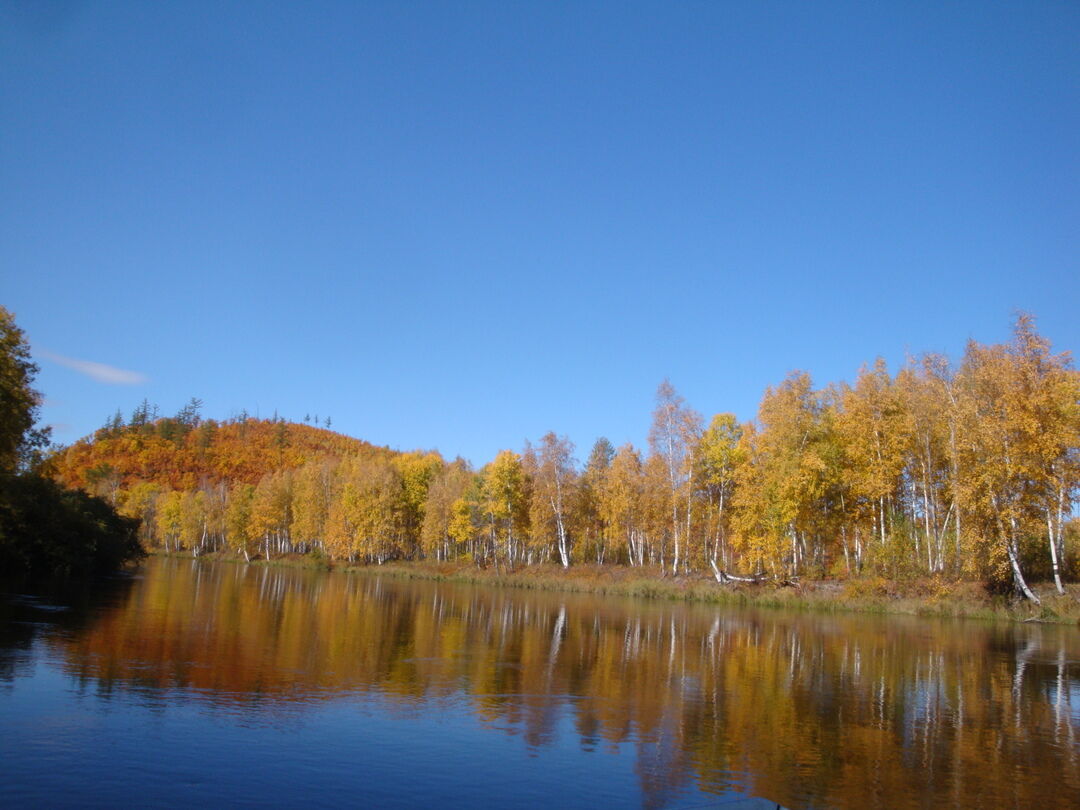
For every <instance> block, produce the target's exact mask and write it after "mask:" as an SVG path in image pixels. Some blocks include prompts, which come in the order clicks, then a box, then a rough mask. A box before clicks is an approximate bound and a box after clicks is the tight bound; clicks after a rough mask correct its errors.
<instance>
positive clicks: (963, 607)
mask: <svg viewBox="0 0 1080 810" xmlns="http://www.w3.org/2000/svg"><path fill="white" fill-rule="evenodd" d="M159 553H160V552H159ZM166 556H170V557H183V558H185V559H191V557H190V556H189V555H187V554H184V555H178V554H169V555H166ZM199 559H203V560H216V561H225V562H238V563H244V562H245V561H244V559H243V558H242V557H236V556H234V555H231V554H224V553H212V554H204V555H202V556H201V557H199ZM250 564H251V565H256V566H269V567H285V568H305V569H314V570H324V571H327V570H332V571H337V572H344V573H351V574H362V575H378V576H389V577H398V578H401V579H423V580H434V581H440V582H452V583H462V584H471V585H485V586H491V587H500V588H522V589H528V590H543V591H561V592H570V593H591V594H600V595H604V594H607V595H612V596H622V597H634V598H642V599H667V600H672V601H684V602H699V603H705V604H717V605H734V606H753V607H770V608H784V609H789V610H813V611H824V612H829V611H833V612H855V613H878V614H897V615H912V616H929V617H947V618H973V619H989V620H998V621H1002V620H1004V621H1041V622H1053V623H1057V624H1080V585H1077V584H1073V585H1068V586H1067V587H1066V591H1067V592H1066V593H1065V594H1064V595H1059V594H1057V593H1056V592H1055V590H1054V587H1053V584H1052V583H1043V584H1041V585H1039V586H1037V587H1036V591H1037V592H1038V594H1039V597H1040V598H1041V599H1042V606H1041V607H1040V606H1038V605H1033V604H1031V603H1028V602H1027V601H1026V600H1024V601H1021V600H1016V599H1012V598H1008V597H1006V596H1003V595H998V594H991V593H988V592H987V590H986V589H985V588H984V587H983V586H982V585H981V584H980V583H977V582H966V581H956V580H951V579H947V578H923V579H918V580H911V581H903V582H898V581H891V580H885V579H881V578H874V577H868V578H859V579H850V580H844V581H836V580H815V581H807V582H803V583H800V584H798V585H775V584H750V583H735V584H727V585H720V584H718V583H717V582H716V581H715V580H713V579H711V578H707V577H705V576H699V577H691V578H687V577H672V576H670V575H668V576H663V575H661V572H660V570H659V569H656V568H651V569H641V568H630V567H627V566H615V565H605V566H598V565H577V566H572V567H571V568H569V569H567V570H564V569H562V568H561V567H559V566H557V565H534V566H530V567H529V568H521V569H518V570H515V571H508V570H506V569H502V570H496V569H494V568H484V569H481V568H477V567H476V566H475V565H473V564H470V563H467V562H445V563H440V562H430V561H423V562H401V561H398V562H390V563H386V564H384V565H347V564H344V563H332V562H330V561H329V560H327V559H326V558H325V557H317V556H311V555H307V556H301V555H295V556H287V557H278V558H273V559H271V560H265V559H263V558H261V557H260V558H254V557H253V558H252V559H251V562H250Z"/></svg>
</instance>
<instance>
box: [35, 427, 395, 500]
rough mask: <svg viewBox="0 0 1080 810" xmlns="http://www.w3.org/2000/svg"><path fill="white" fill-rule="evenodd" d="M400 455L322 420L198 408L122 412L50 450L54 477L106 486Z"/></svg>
mask: <svg viewBox="0 0 1080 810" xmlns="http://www.w3.org/2000/svg"><path fill="white" fill-rule="evenodd" d="M395 455H397V453H396V452H394V451H392V450H389V449H387V448H385V447H379V446H376V445H373V444H370V443H369V442H365V441H363V440H361V439H354V438H352V437H349V436H344V435H342V434H340V433H335V432H333V431H331V430H329V429H326V428H320V427H313V426H311V425H304V424H297V423H293V422H286V421H283V420H280V419H252V418H248V417H242V418H240V419H235V420H230V421H225V422H218V421H215V420H213V419H207V420H202V419H199V418H198V417H197V415H194V414H192V415H190V416H185V414H184V413H183V412H181V414H180V415H178V416H177V417H166V418H162V419H149V418H144V419H143V418H139V415H138V414H136V417H134V418H133V419H132V422H131V423H130V424H124V423H122V422H121V421H120V420H119V419H117V420H115V421H114V422H113V423H111V424H109V425H106V426H105V427H103V428H101V429H99V430H98V431H96V432H95V433H94V435H93V436H92V437H87V438H85V439H82V440H80V441H78V442H76V443H75V444H72V445H70V446H69V447H66V448H64V449H62V450H61V451H59V452H58V453H57V454H55V455H54V456H53V457H52V459H51V461H50V472H51V474H52V477H54V478H55V479H56V480H58V481H59V482H60V483H61V484H64V485H65V486H68V487H71V488H81V489H85V490H88V491H96V492H99V493H100V494H108V493H109V492H110V491H115V490H117V489H127V488H129V487H131V486H132V485H134V484H136V483H140V482H145V483H151V484H156V485H158V486H160V487H162V488H164V489H174V490H194V489H196V488H198V487H200V486H205V485H207V484H216V483H228V484H257V483H258V482H259V480H260V479H262V478H263V476H265V475H267V474H270V473H275V472H279V471H281V470H292V469H296V468H298V467H302V466H303V465H304V464H307V463H308V462H312V461H318V460H322V459H340V458H344V457H347V456H365V457H380V458H384V459H388V458H391V457H393V456H395Z"/></svg>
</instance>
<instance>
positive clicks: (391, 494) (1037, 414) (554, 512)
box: [51, 316, 1080, 599]
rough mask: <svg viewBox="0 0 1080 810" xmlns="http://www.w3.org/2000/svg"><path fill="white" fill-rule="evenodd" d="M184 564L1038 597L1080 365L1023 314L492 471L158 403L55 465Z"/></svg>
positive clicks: (672, 402) (661, 406)
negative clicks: (292, 560) (899, 364)
mask: <svg viewBox="0 0 1080 810" xmlns="http://www.w3.org/2000/svg"><path fill="white" fill-rule="evenodd" d="M51 463H52V465H53V471H54V474H55V476H56V477H57V478H58V479H59V480H61V481H62V482H64V483H66V484H68V485H73V486H80V487H83V488H85V489H87V490H89V491H91V492H93V493H95V494H100V495H103V496H105V497H108V498H110V499H111V500H112V501H113V502H114V503H116V504H117V506H118V507H119V508H120V510H121V511H122V512H123V513H125V514H128V515H131V516H133V517H138V518H140V519H141V520H142V526H143V540H144V542H145V543H146V544H147V545H148V546H151V547H159V548H164V549H167V550H170V551H179V550H189V551H191V552H192V553H193V554H199V553H202V552H204V551H209V550H232V551H234V552H235V553H237V554H240V555H244V556H247V557H250V556H251V555H253V554H262V555H264V556H265V557H267V558H269V557H270V556H272V555H274V554H282V553H315V554H325V555H327V556H329V557H332V558H335V559H347V560H351V561H365V562H376V563H381V562H385V561H387V560H390V559H420V558H428V559H437V560H449V559H458V558H466V559H470V560H472V561H474V562H475V563H476V564H477V565H480V566H488V565H493V566H499V567H508V568H514V567H518V566H522V565H529V564H533V563H537V562H552V561H557V562H559V563H560V564H561V565H563V566H570V565H572V564H573V563H575V562H582V561H584V562H591V563H597V564H607V563H615V564H624V565H631V566H642V567H652V568H654V569H657V570H659V571H661V572H664V573H666V574H671V575H688V574H694V573H708V574H710V575H711V576H714V577H715V578H716V579H717V580H718V581H720V582H729V581H732V580H739V579H754V580H771V581H778V582H779V581H792V580H794V579H797V578H800V577H803V578H805V577H858V576H864V575H874V576H878V577H884V578H887V579H893V580H896V579H904V578H911V577H922V576H935V577H941V578H953V579H960V578H964V579H977V580H982V581H984V582H986V583H988V584H990V585H993V586H999V587H1009V588H1012V589H1015V591H1016V592H1017V593H1022V594H1024V595H1026V596H1027V597H1028V598H1031V599H1036V598H1037V597H1036V596H1035V594H1034V593H1032V592H1031V590H1030V589H1029V587H1028V584H1027V579H1028V578H1029V577H1030V576H1031V575H1034V576H1037V577H1040V578H1044V579H1051V578H1052V579H1053V580H1054V582H1055V584H1056V586H1057V588H1058V589H1059V590H1061V589H1062V587H1063V582H1064V580H1066V579H1069V578H1073V577H1075V576H1076V574H1077V548H1076V544H1077V538H1076V537H1075V531H1074V530H1075V521H1073V520H1072V509H1073V502H1074V499H1075V497H1076V495H1077V490H1078V486H1080V375H1078V373H1077V371H1076V370H1075V369H1074V368H1073V366H1072V362H1071V359H1070V358H1069V356H1068V355H1066V354H1055V353H1054V352H1053V351H1052V350H1051V347H1050V344H1049V342H1048V341H1047V340H1046V339H1044V338H1043V337H1042V336H1040V335H1039V334H1038V332H1037V331H1036V329H1035V326H1034V322H1033V320H1032V319H1031V318H1029V317H1027V316H1022V317H1020V318H1019V319H1018V320H1017V323H1016V327H1015V331H1014V335H1013V338H1012V340H1011V341H1010V342H1009V343H1007V344H1003V345H983V344H979V343H976V342H974V341H973V342H971V343H970V344H969V345H968V347H967V350H966V352H965V354H964V356H963V358H962V359H961V360H960V362H959V363H956V364H954V363H952V362H950V360H949V359H948V358H945V357H942V356H935V355H927V356H923V357H920V358H913V359H911V360H910V361H909V362H908V363H907V364H906V365H905V366H904V367H903V368H901V369H900V370H899V371H898V372H897V373H896V374H890V372H889V370H888V369H887V367H886V365H885V364H884V362H882V361H880V360H879V361H877V362H875V363H872V364H870V365H868V366H866V367H864V368H863V369H862V370H861V371H860V372H859V373H858V374H857V376H856V378H855V380H854V381H853V382H852V383H847V382H841V383H835V384H831V385H827V386H825V387H815V386H814V384H813V382H812V381H811V379H810V376H809V375H808V374H805V373H802V372H796V373H792V374H791V375H789V376H788V377H787V378H786V379H785V380H783V381H782V382H780V383H779V384H778V385H776V386H775V387H770V388H769V389H767V390H766V391H765V393H764V396H763V398H762V400H761V405H760V408H759V411H758V415H757V418H756V419H755V420H753V421H752V422H749V423H746V424H740V423H739V421H738V420H737V419H736V418H735V417H734V416H732V415H731V414H726V413H719V414H717V415H715V416H713V417H712V418H711V419H708V420H705V419H704V418H703V417H702V416H701V415H700V414H699V413H698V412H696V411H694V410H693V409H691V408H690V407H688V406H687V405H686V403H685V402H684V401H683V400H682V398H681V397H680V396H679V395H678V393H677V392H676V391H675V389H674V388H673V387H672V386H671V385H670V384H668V383H667V382H664V383H663V384H661V386H660V387H659V389H658V391H657V403H656V409H655V411H654V413H653V420H652V428H651V430H650V433H649V442H648V448H636V447H633V446H632V445H629V444H628V445H624V446H622V447H619V448H615V447H613V446H612V445H611V443H610V442H608V441H607V440H606V439H603V438H601V439H599V440H597V441H596V443H595V444H594V445H593V447H592V448H591V450H590V451H589V452H588V454H587V456H586V458H585V460H584V463H583V464H582V463H580V462H579V461H578V460H577V458H576V456H575V448H574V446H573V445H572V444H571V443H570V442H569V440H568V439H566V438H565V437H560V436H558V435H556V434H555V433H549V434H547V435H545V436H543V437H542V438H541V439H540V440H539V441H538V442H537V443H536V444H535V445H532V444H528V443H527V444H526V446H525V447H524V448H523V449H522V450H521V451H520V452H517V451H514V450H504V451H502V452H500V453H499V454H498V455H497V456H496V457H495V458H494V459H493V460H491V461H490V462H489V463H487V464H485V465H484V466H483V467H481V468H479V469H473V468H472V467H471V466H470V465H469V464H468V463H466V462H464V461H462V460H460V459H459V460H456V461H454V462H447V461H446V460H444V459H443V458H442V457H440V456H439V455H438V454H436V453H396V452H392V451H389V450H387V449H385V448H378V447H374V446H372V445H370V444H367V443H365V442H362V441H359V440H356V439H350V438H347V437H344V436H341V435H338V434H335V433H332V432H330V431H329V430H324V429H320V428H314V427H311V426H308V425H300V424H290V423H286V422H282V421H279V420H270V421H265V420H252V419H246V418H241V419H238V420H231V421H229V422H223V423H219V422H214V421H203V420H202V419H201V418H200V417H199V414H198V407H197V403H193V404H192V405H190V406H188V407H187V408H185V409H184V410H183V411H181V413H180V414H178V415H177V416H176V417H174V418H169V419H157V418H154V417H153V413H152V411H151V409H150V408H149V406H147V405H145V404H144V405H143V406H142V407H141V408H140V409H139V410H137V411H136V413H135V414H134V415H133V417H132V418H131V419H130V421H128V422H125V421H124V420H123V419H122V418H120V417H117V418H116V419H114V420H113V422H112V423H111V424H110V425H108V426H106V427H105V428H103V429H101V430H100V431H98V433H97V435H96V436H95V437H94V438H93V439H90V440H87V441H83V442H80V443H78V444H76V445H74V446H72V447H70V448H67V449H66V450H64V451H62V452H61V453H59V454H58V455H56V456H55V457H54V458H53V459H52V462H51Z"/></svg>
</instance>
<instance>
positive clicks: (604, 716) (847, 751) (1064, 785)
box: [0, 559, 1080, 807]
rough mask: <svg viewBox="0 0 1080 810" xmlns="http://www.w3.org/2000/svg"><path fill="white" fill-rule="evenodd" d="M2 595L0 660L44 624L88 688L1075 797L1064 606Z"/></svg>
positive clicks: (165, 588)
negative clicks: (817, 606) (949, 615)
mask: <svg viewBox="0 0 1080 810" xmlns="http://www.w3.org/2000/svg"><path fill="white" fill-rule="evenodd" d="M58 608H63V609H58ZM2 610H4V611H5V613H4V615H3V616H2V617H0V619H2V621H0V624H3V626H4V627H5V629H4V630H3V633H4V635H3V637H2V641H0V646H2V648H3V652H2V654H0V659H2V660H3V661H4V662H6V663H3V664H0V667H3V668H5V669H4V671H3V674H2V675H0V677H5V678H8V679H10V678H13V677H17V675H18V672H17V668H18V661H19V655H17V654H14V653H12V651H22V652H23V654H24V655H23V657H24V660H25V653H26V651H28V650H29V649H30V648H31V647H32V646H33V645H34V644H35V643H37V642H36V639H38V638H40V640H42V641H43V642H44V644H45V645H46V646H47V648H48V649H49V651H50V652H51V653H52V654H54V655H55V656H56V657H57V658H58V659H59V660H60V661H61V666H62V668H63V671H64V672H65V673H66V674H67V675H68V676H69V677H71V678H73V679H74V682H75V683H76V684H78V685H80V688H84V689H93V690H95V691H96V693H97V694H98V695H102V696H104V697H106V698H109V697H110V696H113V695H122V696H138V697H139V698H140V699H142V700H144V701H146V702H148V703H152V704H160V705H164V704H165V703H168V702H170V701H186V702H187V703H189V704H191V705H194V706H196V707H198V709H199V711H202V712H204V713H207V714H209V715H210V716H214V717H229V718H232V719H233V720H235V721H236V722H238V723H241V724H243V725H245V726H246V727H249V728H254V727H258V726H260V725H270V726H274V725H277V726H281V725H282V724H285V725H289V724H291V723H297V722H300V719H299V718H302V717H304V716H306V715H308V714H310V713H318V712H319V711H320V708H325V707H330V706H334V705H336V703H338V702H349V701H352V702H354V703H355V701H357V700H358V699H360V700H368V699H370V700H377V701H378V703H379V705H380V706H387V707H389V710H390V712H391V713H396V714H397V716H401V717H410V718H425V719H428V720H432V721H434V719H435V718H438V717H439V716H441V713H442V712H445V711H449V710H454V711H460V712H465V713H466V714H467V716H469V717H471V718H473V719H474V720H475V721H477V722H479V723H480V724H482V725H484V726H486V727H488V728H490V729H492V730H495V731H496V732H497V733H499V734H503V735H509V736H511V737H515V738H518V739H520V741H521V742H522V743H523V744H524V746H525V747H526V749H527V750H529V751H532V752H535V753H536V754H537V755H540V756H543V755H545V754H546V752H549V751H552V750H555V749H559V748H560V746H561V747H565V746H566V744H567V742H568V740H569V741H570V742H571V743H572V744H573V747H574V749H576V750H577V751H578V753H579V754H580V756H582V757H586V758H587V757H588V756H590V755H598V753H602V752H608V751H625V752H627V753H629V754H630V755H631V756H632V757H633V758H634V763H635V764H634V773H635V774H636V779H637V781H638V789H639V791H640V793H639V795H640V797H641V801H642V803H643V804H644V805H645V806H655V807H661V806H680V801H683V800H684V798H685V796H687V795H688V794H687V791H688V790H692V791H694V792H697V791H703V792H704V794H706V796H708V795H714V796H716V797H717V798H719V797H721V796H729V795H731V794H730V793H729V792H730V791H741V792H744V793H749V794H755V795H759V796H768V797H770V799H775V800H776V801H778V802H780V803H781V804H783V805H786V806H788V807H801V806H830V807H885V806H887V807H905V806H910V807H921V806H926V805H935V804H943V805H955V804H964V805H967V806H1041V807H1067V806H1075V805H1076V803H1077V800H1078V799H1080V739H1078V732H1080V632H1078V631H1077V630H1076V629H1074V628H1068V627H1060V626H1049V625H1040V626H1031V625H1004V624H983V623H978V622H962V621H952V622H949V621H927V620H920V619H913V618H906V617H893V618H881V617H861V616H835V615H817V614H799V613H783V612H779V611H754V610H733V609H723V608H721V609H718V608H716V607H712V606H707V605H683V604H674V603H658V602H637V601H632V600H619V599H614V598H610V597H606V598H605V597H595V596H589V595H566V594H551V593H536V592H521V591H508V590H498V589H483V588H476V587H470V586H463V585H451V584H446V583H428V582H402V581H390V580H383V579H379V578H377V577H368V576H346V575H340V574H334V575H327V574H323V573H316V572H310V571H301V570H289V569H274V568H267V567H248V566H242V565H229V564H203V563H196V562H188V561H184V560H176V559H157V560H151V561H149V562H148V563H147V564H146V565H145V566H144V567H143V568H142V569H141V572H140V574H139V575H138V576H135V577H130V576H129V577H126V578H120V579H117V580H115V581H113V582H110V583H107V584H106V586H105V587H104V588H100V587H99V588H95V589H91V590H88V591H85V592H83V593H81V594H80V595H78V596H77V598H75V599H66V600H65V601H64V602H63V603H58V602H51V601H49V599H47V598H45V597H43V596H42V595H40V594H38V595H35V596H26V595H24V596H23V597H18V596H17V597H15V598H14V599H9V600H8V601H7V602H6V603H5V606H4V607H3V608H2ZM12 661H14V662H15V664H14V665H12V663H11V662H12ZM589 761H590V760H588V759H585V760H583V762H584V763H585V764H584V765H581V766H580V767H584V768H588V767H589V766H588V763H589ZM696 795H698V796H700V795H701V793H696ZM680 797H684V798H683V799H681V798H680Z"/></svg>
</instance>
